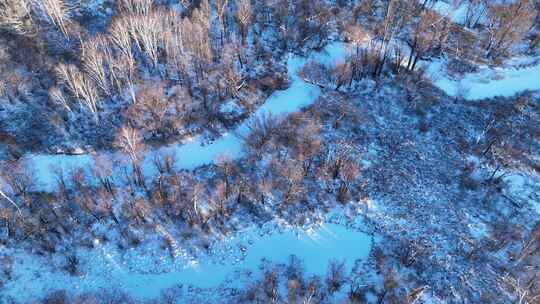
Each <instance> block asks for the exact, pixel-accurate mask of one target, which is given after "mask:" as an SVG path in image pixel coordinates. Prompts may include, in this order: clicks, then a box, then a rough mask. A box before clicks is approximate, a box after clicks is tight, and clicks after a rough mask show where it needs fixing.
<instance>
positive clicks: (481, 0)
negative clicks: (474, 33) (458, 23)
mask: <svg viewBox="0 0 540 304" xmlns="http://www.w3.org/2000/svg"><path fill="white" fill-rule="evenodd" d="M464 2H465V3H464V5H465V7H466V11H465V20H464V23H465V26H466V27H468V28H475V27H476V25H477V24H478V23H479V22H480V19H482V17H484V16H485V15H486V12H487V7H488V1H487V0H465V1H464Z"/></svg>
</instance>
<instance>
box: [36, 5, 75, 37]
mask: <svg viewBox="0 0 540 304" xmlns="http://www.w3.org/2000/svg"><path fill="white" fill-rule="evenodd" d="M40 2H41V5H42V7H43V11H44V12H45V14H46V15H47V17H48V18H49V21H50V22H51V23H52V24H54V25H55V26H56V27H58V29H59V30H60V31H61V32H62V33H63V34H64V35H66V36H68V23H69V19H70V17H69V13H70V12H69V7H68V5H67V4H66V3H64V1H63V0H41V1H40Z"/></svg>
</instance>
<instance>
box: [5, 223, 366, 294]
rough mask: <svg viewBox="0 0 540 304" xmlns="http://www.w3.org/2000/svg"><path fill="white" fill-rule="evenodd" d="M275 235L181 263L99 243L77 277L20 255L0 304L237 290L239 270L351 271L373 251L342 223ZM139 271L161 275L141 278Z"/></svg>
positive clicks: (231, 242)
mask: <svg viewBox="0 0 540 304" xmlns="http://www.w3.org/2000/svg"><path fill="white" fill-rule="evenodd" d="M275 230H276V227H275V226H271V227H270V228H267V229H260V228H256V229H249V230H247V231H244V232H242V233H240V234H239V236H238V237H233V238H229V239H226V240H224V241H221V242H219V243H218V244H216V246H215V247H213V248H212V252H213V254H212V255H210V256H208V255H206V254H202V255H201V256H200V257H198V258H193V257H188V255H183V256H181V257H180V258H178V259H177V260H172V259H171V258H170V257H168V256H162V255H164V254H167V253H166V252H164V251H163V250H161V251H160V250H159V249H154V248H150V247H149V248H144V247H143V248H138V249H137V250H136V251H133V252H127V253H124V255H122V253H120V252H118V251H117V250H116V249H113V248H112V247H111V246H110V245H102V244H100V243H99V242H98V241H95V244H94V245H95V248H94V249H91V250H89V249H79V250H78V252H77V256H78V257H79V260H80V263H79V264H80V267H81V269H82V272H83V273H84V275H82V276H79V277H74V276H70V275H69V274H67V272H65V271H63V270H58V269H59V267H58V265H55V263H51V262H50V261H49V260H48V259H47V258H43V257H41V256H29V255H26V254H23V253H21V254H20V255H18V256H17V259H16V262H15V265H14V267H13V269H14V273H13V277H14V280H12V281H10V282H9V283H8V284H6V285H5V286H4V287H3V289H2V291H0V302H2V296H10V297H13V298H14V299H16V300H18V301H27V300H29V299H32V298H35V297H40V296H43V295H45V294H47V293H50V292H51V291H54V290H57V289H65V290H67V291H68V292H69V293H71V294H74V295H77V294H82V293H85V292H95V291H99V290H100V289H107V290H111V289H118V290H121V291H123V292H125V293H127V294H129V295H130V296H132V297H133V298H136V299H151V298H156V297H159V295H160V293H161V292H162V291H163V290H165V289H167V288H171V287H174V286H175V285H177V284H183V285H193V286H196V287H201V288H213V287H219V286H220V284H221V283H223V282H228V285H227V286H239V285H241V284H242V283H243V281H242V280H241V278H242V277H241V276H235V271H242V270H251V271H254V272H255V275H257V269H258V266H259V265H260V263H261V259H263V258H264V259H266V260H268V261H271V262H274V263H286V262H287V261H288V260H289V258H290V256H291V255H295V256H297V257H298V258H299V259H300V260H302V261H303V264H304V266H305V269H306V271H307V273H308V274H320V275H324V274H325V273H326V270H327V266H328V262H329V261H331V260H337V261H345V262H346V266H347V269H348V270H350V269H351V267H352V266H353V263H354V261H355V260H357V259H365V258H366V257H367V255H368V253H369V250H370V247H371V237H370V236H369V235H367V234H365V233H363V232H360V231H357V230H356V229H351V228H350V227H349V228H347V227H345V226H341V225H338V224H330V223H326V224H323V225H321V226H317V227H315V228H312V229H309V230H291V229H284V231H282V232H275ZM0 253H1V249H0ZM136 269H137V270H136ZM141 269H145V270H146V271H154V270H155V269H157V270H158V271H159V272H158V273H143V272H141Z"/></svg>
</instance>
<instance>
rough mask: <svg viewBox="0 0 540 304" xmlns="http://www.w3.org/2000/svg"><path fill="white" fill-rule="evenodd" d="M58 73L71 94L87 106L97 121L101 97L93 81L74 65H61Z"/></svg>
mask: <svg viewBox="0 0 540 304" xmlns="http://www.w3.org/2000/svg"><path fill="white" fill-rule="evenodd" d="M56 73H57V75H58V77H59V78H60V80H61V81H62V83H63V84H64V85H65V86H66V87H67V88H68V89H69V91H70V93H71V94H72V95H73V96H74V97H75V98H77V99H78V100H80V101H81V102H82V103H83V104H84V105H85V106H86V108H87V109H88V110H89V111H90V112H91V113H92V114H93V115H94V118H95V119H96V121H97V119H98V108H97V103H98V98H99V96H98V92H97V88H96V86H95V84H94V82H93V81H92V79H90V77H88V76H87V75H86V74H84V73H83V72H81V71H80V70H79V68H77V67H76V66H75V65H73V64H63V63H61V64H59V65H58V66H56Z"/></svg>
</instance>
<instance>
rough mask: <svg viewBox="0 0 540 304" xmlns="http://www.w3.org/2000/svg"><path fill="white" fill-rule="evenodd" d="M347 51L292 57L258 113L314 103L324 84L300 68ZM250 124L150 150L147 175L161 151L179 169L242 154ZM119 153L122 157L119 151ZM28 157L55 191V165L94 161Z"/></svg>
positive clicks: (44, 186) (336, 48)
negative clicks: (306, 77)
mask: <svg viewBox="0 0 540 304" xmlns="http://www.w3.org/2000/svg"><path fill="white" fill-rule="evenodd" d="M345 54H346V48H345V47H344V45H343V43H339V42H336V43H332V44H330V45H328V46H327V47H326V48H325V49H324V50H323V51H321V52H314V53H313V54H311V55H310V57H309V58H308V59H306V58H302V57H299V56H291V57H289V59H288V61H287V68H288V73H289V77H290V79H291V85H290V86H289V87H288V88H287V89H285V90H282V91H277V92H274V93H273V94H272V95H271V96H270V97H268V99H267V100H266V101H265V103H264V104H263V105H262V106H261V107H260V108H259V109H258V110H257V111H256V112H255V114H254V115H255V116H257V115H261V114H267V113H270V114H272V115H286V114H289V113H293V112H295V111H298V110H299V109H301V108H302V107H305V106H308V105H310V104H312V103H313V102H314V101H315V100H316V99H317V98H318V97H319V95H320V93H321V91H320V88H319V87H318V86H316V85H312V84H308V83H306V82H304V81H302V79H300V78H299V77H298V75H297V73H298V71H299V70H300V68H302V66H303V65H304V64H305V63H306V62H307V61H308V60H316V61H319V62H321V63H325V64H331V63H333V62H335V61H338V60H340V59H342V58H344V57H345ZM246 124H247V122H245V123H243V124H241V125H240V126H238V127H237V129H236V130H235V132H232V133H227V134H225V135H223V136H222V137H220V138H219V139H217V140H215V141H213V142H212V143H210V144H207V145H203V142H202V138H201V137H195V138H193V139H191V140H190V141H187V142H184V143H181V144H174V145H170V146H166V147H163V148H160V149H157V150H155V151H151V152H149V153H148V154H147V155H146V157H145V160H144V164H143V168H144V174H145V176H146V177H147V178H151V177H152V176H155V174H156V172H155V171H154V170H155V167H154V165H153V160H154V156H155V155H156V154H159V153H172V155H174V156H175V158H176V166H177V168H178V169H194V168H196V167H199V166H202V165H205V164H210V163H212V162H214V161H215V160H216V159H217V158H218V157H219V156H220V155H227V156H229V157H232V158H238V157H240V156H241V155H242V140H241V139H240V138H239V137H238V136H236V135H235V134H242V133H245V132H246ZM111 156H112V155H111ZM115 156H117V157H118V156H119V155H115ZM120 157H121V156H120ZM28 159H30V160H31V161H32V162H33V164H34V168H35V176H36V177H37V178H38V181H39V187H40V189H41V190H44V191H54V188H55V187H56V177H55V173H54V170H53V169H54V168H58V167H60V168H62V169H63V170H64V172H67V171H69V170H72V169H76V168H89V167H90V166H91V164H92V163H93V158H92V156H91V155H30V156H29V157H28Z"/></svg>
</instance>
